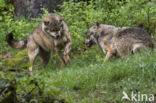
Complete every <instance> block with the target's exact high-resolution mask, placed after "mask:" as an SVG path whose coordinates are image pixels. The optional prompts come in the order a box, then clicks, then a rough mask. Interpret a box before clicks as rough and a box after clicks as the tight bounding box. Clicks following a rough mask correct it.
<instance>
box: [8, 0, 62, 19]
mask: <svg viewBox="0 0 156 103" xmlns="http://www.w3.org/2000/svg"><path fill="white" fill-rule="evenodd" d="M62 2H63V0H11V1H10V3H12V4H13V5H14V8H15V15H16V16H17V17H20V16H31V17H39V16H40V14H42V13H43V11H42V10H41V8H45V9H47V10H48V11H49V12H53V11H54V10H60V9H59V7H58V4H61V3H62Z"/></svg>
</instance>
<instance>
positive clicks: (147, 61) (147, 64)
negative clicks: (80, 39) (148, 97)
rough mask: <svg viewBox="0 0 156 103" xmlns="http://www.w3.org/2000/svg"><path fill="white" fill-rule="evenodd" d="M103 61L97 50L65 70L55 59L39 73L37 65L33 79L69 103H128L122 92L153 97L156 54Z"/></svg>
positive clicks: (155, 79)
mask: <svg viewBox="0 0 156 103" xmlns="http://www.w3.org/2000/svg"><path fill="white" fill-rule="evenodd" d="M103 57H104V55H103V54H102V53H101V52H100V51H99V49H96V50H88V51H86V52H84V53H83V55H81V56H75V57H74V58H72V61H71V63H70V64H69V65H68V66H67V67H64V68H60V67H59V64H58V62H59V61H58V59H55V57H53V58H51V61H50V62H49V64H48V65H47V67H46V68H44V69H38V68H39V65H40V64H41V63H40V62H38V61H37V62H36V65H35V69H34V73H33V76H32V78H37V79H39V80H41V81H42V82H44V87H46V88H49V89H51V93H53V95H57V96H58V98H64V99H65V100H66V101H67V102H69V103H131V102H128V101H121V98H122V96H123V94H122V92H123V91H125V92H126V93H128V95H130V94H131V92H132V91H133V92H135V93H138V92H140V93H142V94H154V95H156V51H149V52H142V53H138V54H135V55H131V56H128V57H126V58H119V59H113V60H111V61H109V62H106V63H104V62H103ZM28 78H30V77H25V79H28ZM49 92H50V91H49ZM45 93H47V92H45ZM155 98H156V97H155ZM142 103H148V102H142Z"/></svg>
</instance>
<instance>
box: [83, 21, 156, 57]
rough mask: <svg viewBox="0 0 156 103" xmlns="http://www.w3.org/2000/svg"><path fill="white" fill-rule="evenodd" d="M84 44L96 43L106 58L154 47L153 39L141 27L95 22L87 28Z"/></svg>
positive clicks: (89, 45)
mask: <svg viewBox="0 0 156 103" xmlns="http://www.w3.org/2000/svg"><path fill="white" fill-rule="evenodd" d="M85 44H86V45H87V46H88V47H91V46H92V45H93V44H97V45H98V46H99V47H100V48H101V50H102V51H103V52H104V53H106V60H109V59H110V58H111V57H112V56H115V55H116V56H126V55H129V54H131V53H135V52H137V51H140V50H142V49H145V50H147V49H148V48H154V40H153V39H152V38H151V37H150V35H149V34H148V33H147V32H146V31H145V30H143V29H141V28H133V27H115V26H112V25H106V24H100V23H95V24H94V25H93V26H92V27H90V28H89V30H88V33H87V39H86V40H85Z"/></svg>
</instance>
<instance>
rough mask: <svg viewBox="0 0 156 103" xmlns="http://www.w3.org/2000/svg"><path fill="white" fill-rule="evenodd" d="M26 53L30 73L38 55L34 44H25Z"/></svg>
mask: <svg viewBox="0 0 156 103" xmlns="http://www.w3.org/2000/svg"><path fill="white" fill-rule="evenodd" d="M27 52H28V56H29V60H30V64H31V67H29V71H30V72H32V69H33V64H34V61H35V59H36V57H37V55H38V54H39V47H38V46H37V44H36V43H34V42H29V43H28V44H27Z"/></svg>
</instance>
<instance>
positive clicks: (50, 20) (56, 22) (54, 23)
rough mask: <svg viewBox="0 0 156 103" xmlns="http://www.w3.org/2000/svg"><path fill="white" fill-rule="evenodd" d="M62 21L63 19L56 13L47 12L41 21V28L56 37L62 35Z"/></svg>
mask: <svg viewBox="0 0 156 103" xmlns="http://www.w3.org/2000/svg"><path fill="white" fill-rule="evenodd" d="M63 21H64V19H63V18H62V17H61V16H59V15H57V14H49V15H47V16H46V17H45V19H44V21H43V23H42V30H43V31H44V32H46V34H48V35H50V36H52V37H53V38H54V39H58V38H59V37H61V36H62V35H63V33H62V31H63Z"/></svg>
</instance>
